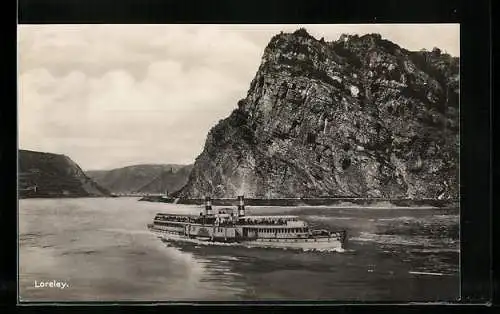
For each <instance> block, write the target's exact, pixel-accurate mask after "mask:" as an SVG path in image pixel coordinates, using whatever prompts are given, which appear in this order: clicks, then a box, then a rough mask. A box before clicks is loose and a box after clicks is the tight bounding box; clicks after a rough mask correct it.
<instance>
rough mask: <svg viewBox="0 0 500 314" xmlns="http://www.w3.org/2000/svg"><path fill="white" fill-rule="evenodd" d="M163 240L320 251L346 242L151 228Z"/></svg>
mask: <svg viewBox="0 0 500 314" xmlns="http://www.w3.org/2000/svg"><path fill="white" fill-rule="evenodd" d="M151 231H153V232H154V233H155V234H157V235H158V236H159V237H160V238H161V239H162V240H163V241H166V242H170V241H173V242H178V241H179V242H188V243H194V244H208V245H231V244H236V245H238V244H239V245H242V246H246V247H261V248H280V249H301V250H319V251H323V250H324V251H336V252H342V251H344V243H343V242H342V241H340V240H339V239H337V238H331V237H330V238H328V237H314V238H307V239H304V238H256V239H238V240H236V239H223V238H219V239H212V238H211V237H199V236H196V237H189V236H186V235H184V234H181V233H175V232H166V231H163V230H158V229H153V228H152V229H151Z"/></svg>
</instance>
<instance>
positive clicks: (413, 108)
mask: <svg viewBox="0 0 500 314" xmlns="http://www.w3.org/2000/svg"><path fill="white" fill-rule="evenodd" d="M458 100H459V60H458V58H453V57H451V56H449V55H447V54H442V53H441V52H440V51H439V49H437V48H436V49H434V50H433V51H432V52H411V51H408V50H405V49H403V48H401V47H399V46H397V45H396V44H394V43H392V42H389V41H387V40H384V39H382V38H381V37H380V35H377V34H371V35H365V36H362V37H358V36H342V37H341V38H340V39H339V40H338V41H335V42H324V41H323V39H321V40H316V39H315V38H313V37H311V36H310V35H309V34H307V32H306V31H305V30H298V31H296V32H295V33H293V34H280V35H276V36H275V37H273V38H272V40H271V41H270V43H269V44H268V46H267V47H266V49H265V51H264V55H263V57H262V63H261V65H260V67H259V69H258V71H257V74H256V75H255V78H254V79H253V81H252V82H251V84H250V88H249V90H248V94H247V96H246V98H244V99H242V100H240V101H239V103H238V108H237V109H236V110H234V111H233V113H232V114H231V115H230V116H229V117H228V118H226V119H224V120H221V121H220V122H219V123H218V124H217V125H216V126H215V127H213V128H212V130H211V131H210V132H209V134H208V136H207V140H206V143H205V147H204V150H203V152H202V153H201V155H200V156H198V158H197V159H196V163H195V165H194V168H193V170H192V172H191V175H190V178H189V181H188V183H187V184H186V186H185V187H184V188H183V189H182V190H181V191H180V192H179V193H178V196H181V197H203V196H204V195H212V196H213V197H235V196H236V195H238V194H245V195H246V196H249V197H322V196H330V197H335V196H344V197H382V198H417V199H418V198H439V199H443V198H457V197H458V150H459V138H458V136H459V132H458V119H459V112H458V110H459V103H458Z"/></svg>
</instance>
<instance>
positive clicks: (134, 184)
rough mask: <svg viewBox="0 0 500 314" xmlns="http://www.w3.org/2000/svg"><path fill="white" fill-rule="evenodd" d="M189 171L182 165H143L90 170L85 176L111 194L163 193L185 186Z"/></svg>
mask: <svg viewBox="0 0 500 314" xmlns="http://www.w3.org/2000/svg"><path fill="white" fill-rule="evenodd" d="M186 167H188V168H186ZM185 168H186V169H185ZM183 169H184V170H183ZM186 170H187V171H186ZM190 170H191V166H184V165H170V164H162V165H154V164H152V165H150V164H144V165H134V166H128V167H123V168H117V169H112V170H90V171H87V172H86V174H87V175H88V176H89V177H91V178H92V179H93V180H95V181H96V182H97V183H98V184H100V185H101V186H103V187H105V188H106V189H108V190H110V191H111V192H113V193H136V192H142V193H164V192H165V190H168V191H175V190H178V189H179V188H181V187H182V186H183V185H184V184H186V182H187V177H188V175H189V171H190Z"/></svg>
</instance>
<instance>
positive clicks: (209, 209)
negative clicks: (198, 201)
mask: <svg viewBox="0 0 500 314" xmlns="http://www.w3.org/2000/svg"><path fill="white" fill-rule="evenodd" d="M205 214H206V215H207V216H211V215H212V214H213V211H212V200H211V199H210V196H206V197H205Z"/></svg>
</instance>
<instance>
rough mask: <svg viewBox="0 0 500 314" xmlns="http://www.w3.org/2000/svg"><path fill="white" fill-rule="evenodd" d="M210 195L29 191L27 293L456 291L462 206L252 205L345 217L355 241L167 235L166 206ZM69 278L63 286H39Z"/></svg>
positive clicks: (366, 295) (325, 221)
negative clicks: (161, 227)
mask: <svg viewBox="0 0 500 314" xmlns="http://www.w3.org/2000/svg"><path fill="white" fill-rule="evenodd" d="M200 208H201V207H200V206H190V205H175V204H163V203H149V202H138V201H137V199H136V198H79V199H25V200H21V201H20V203H19V246H20V249H19V295H20V300H21V301H186V300H187V301H189V300H202V301H222V300H224V301H240V300H337V301H401V302H406V301H419V302H421V301H454V300H456V299H458V297H459V292H460V289H459V281H460V280H459V279H460V278H459V239H458V236H459V211H458V209H454V210H440V209H423V208H418V209H394V208H328V207H287V208H285V207H268V208H266V207H249V208H248V210H247V214H248V215H252V214H255V215H262V214H270V215H276V214H287V215H298V216H300V217H301V218H302V219H304V220H306V221H308V222H309V223H310V224H312V225H314V226H317V227H319V228H323V227H327V228H329V229H346V230H347V231H348V234H349V242H348V245H347V248H348V249H347V251H346V252H343V253H337V252H310V251H308V252H303V251H290V250H282V249H264V248H245V247H232V246H203V245H196V244H186V243H184V244H183V243H164V242H162V241H161V240H160V239H158V238H157V237H156V236H155V235H153V234H151V233H150V232H149V231H148V230H147V228H146V225H147V224H148V223H150V222H152V219H153V217H154V215H155V214H156V213H157V212H160V211H161V212H171V213H198V212H199V211H200ZM53 280H56V281H60V282H65V283H67V284H68V285H69V286H68V287H67V288H65V289H60V288H50V287H35V281H36V282H37V285H40V284H39V283H40V282H42V281H53Z"/></svg>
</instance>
